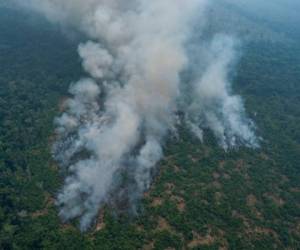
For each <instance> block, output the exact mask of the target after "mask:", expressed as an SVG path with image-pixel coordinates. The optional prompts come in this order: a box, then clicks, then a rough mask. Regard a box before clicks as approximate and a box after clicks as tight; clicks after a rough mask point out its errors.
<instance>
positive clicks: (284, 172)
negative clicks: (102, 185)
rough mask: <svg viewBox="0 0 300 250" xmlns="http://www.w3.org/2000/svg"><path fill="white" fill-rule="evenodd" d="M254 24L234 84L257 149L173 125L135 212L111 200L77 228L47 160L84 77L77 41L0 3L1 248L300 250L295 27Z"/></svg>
mask: <svg viewBox="0 0 300 250" xmlns="http://www.w3.org/2000/svg"><path fill="white" fill-rule="evenodd" d="M215 11H225V10H215ZM233 11H238V10H233ZM239 15H242V14H241V13H240V14H239ZM233 22H235V19H234V18H233ZM253 22H254V21H253V18H252V17H248V18H247V21H244V22H243V24H240V25H241V27H240V31H239V32H241V33H243V34H244V35H246V36H245V40H244V42H242V45H241V56H240V60H239V63H238V64H237V69H236V71H235V72H234V74H233V75H232V80H233V82H234V91H235V92H236V93H238V94H240V95H241V96H242V97H243V98H244V100H245V105H246V109H247V112H248V114H249V116H250V117H251V118H252V119H253V121H254V122H255V125H256V128H257V134H258V135H259V137H260V138H261V142H260V144H261V147H260V148H257V149H247V148H243V147H241V148H238V149H235V150H229V151H228V152H225V151H224V150H223V149H222V148H220V147H219V146H218V144H217V142H216V141H215V139H214V136H213V135H212V134H211V133H210V131H207V133H205V137H204V143H200V142H199V141H198V140H196V139H195V138H193V137H192V136H191V134H190V132H188V131H187V130H186V128H185V127H179V128H178V131H179V133H180V135H181V136H180V137H178V138H169V140H168V142H167V143H166V145H165V146H164V150H165V156H164V158H163V160H162V161H161V162H160V163H159V164H160V168H159V172H158V173H156V178H155V181H154V183H153V185H152V188H151V190H150V191H149V192H147V193H146V194H145V196H144V198H143V201H142V204H141V208H140V212H139V215H138V216H136V217H131V216H127V215H126V214H123V213H121V214H117V212H116V211H115V210H114V209H113V208H111V207H108V206H107V207H105V208H104V209H103V210H102V211H101V213H100V214H99V218H98V220H97V223H96V224H95V225H94V226H93V227H92V228H91V230H90V231H89V232H87V233H81V232H80V231H79V230H78V228H77V221H72V223H62V222H61V220H60V218H59V216H58V211H57V207H56V205H55V198H56V194H57V192H58V190H59V189H60V188H61V185H62V183H63V171H61V170H60V169H59V168H58V166H57V164H56V163H55V162H54V160H53V158H52V156H51V146H52V143H53V140H54V138H53V136H54V135H53V131H54V125H53V120H54V118H55V117H56V116H57V115H58V114H59V113H60V112H61V103H62V101H63V100H64V98H65V97H66V96H67V95H68V87H69V83H70V82H72V81H76V80H77V79H78V78H80V76H81V75H83V72H82V69H81V65H80V61H79V59H78V55H77V53H76V49H77V48H76V47H77V43H76V42H75V40H79V39H80V37H77V35H76V34H65V33H64V32H63V31H61V30H60V29H59V28H58V27H55V26H53V25H50V24H49V23H47V22H46V21H45V20H44V19H42V18H41V17H39V16H32V15H29V14H28V13H24V12H20V11H16V10H12V9H10V8H6V7H0V248H1V249H80V250H82V249H122V250H123V249H300V169H299V163H300V40H299V34H297V33H296V32H292V33H291V31H289V30H286V29H285V28H284V27H283V28H282V29H280V27H278V26H276V28H274V27H273V26H272V25H271V24H269V23H268V21H265V20H262V22H263V24H264V26H262V27H264V29H263V30H261V31H260V32H259V31H258V32H255V33H254V34H252V36H251V37H252V38H251V39H248V36H249V32H250V31H251V29H252V28H253ZM212 23H215V24H214V26H213V27H210V28H211V29H212V30H214V29H221V28H224V27H221V26H222V23H223V22H222V21H220V20H219V21H218V20H212ZM226 25H227V24H226ZM243 25H244V26H243ZM260 27H261V26H260ZM227 29H229V27H227ZM212 30H211V32H212ZM247 30H249V32H247ZM207 32H210V31H207ZM250 33H251V32H250ZM250 35H251V34H250ZM253 37H255V38H253Z"/></svg>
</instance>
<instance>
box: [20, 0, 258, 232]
mask: <svg viewBox="0 0 300 250" xmlns="http://www.w3.org/2000/svg"><path fill="white" fill-rule="evenodd" d="M20 4H22V5H23V6H26V7H28V6H29V7H30V8H33V9H34V10H36V11H39V12H42V13H44V14H45V15H46V16H47V17H48V18H49V19H50V20H52V21H54V22H58V23H60V24H62V25H64V26H67V27H73V28H76V29H77V30H79V31H80V32H83V33H85V34H86V35H87V36H88V37H89V38H90V39H91V40H90V41H87V42H86V43H83V44H80V45H79V47H78V52H79V55H80V57H81V58H82V65H83V68H84V70H85V71H86V72H87V73H88V74H89V78H85V79H81V80H80V81H78V82H77V83H74V84H72V85H71V87H70V94H71V95H72V96H73V97H72V98H70V99H69V100H68V101H67V102H66V104H65V106H66V111H65V113H64V114H63V115H62V116H61V117H59V118H57V119H56V121H55V122H56V125H57V134H58V137H59V138H58V141H57V143H56V144H55V146H54V155H55V158H56V159H57V160H58V161H59V163H60V164H61V165H62V166H64V167H65V168H66V169H67V171H68V173H69V174H68V177H67V178H66V180H65V184H64V187H63V189H62V191H61V193H60V194H59V195H58V199H57V203H58V206H59V207H60V208H61V210H60V214H61V216H62V218H64V219H65V220H69V219H72V218H76V217H80V225H81V229H82V230H86V229H87V228H88V227H89V226H90V224H91V222H92V221H93V219H94V218H95V216H96V215H97V213H98V210H99V208H100V207H101V206H102V205H103V204H104V203H105V202H107V199H108V195H109V193H110V192H111V191H112V190H113V189H114V188H115V186H116V185H117V184H116V183H117V181H116V180H115V179H116V176H117V175H118V174H119V173H121V172H126V171H127V172H128V175H129V177H130V178H131V179H132V182H133V183H134V184H131V185H133V186H134V187H133V188H131V189H130V191H132V190H134V192H133V191H132V194H131V195H130V199H131V201H132V202H133V203H134V202H135V200H136V199H138V198H139V197H141V195H142V194H143V192H145V191H146V190H147V189H148V188H149V186H150V183H151V172H152V170H153V168H154V167H155V165H156V164H157V162H158V161H159V160H160V159H161V157H162V156H163V150H162V143H163V141H164V139H165V137H166V136H167V135H168V133H171V132H173V131H175V129H176V122H177V121H178V119H177V118H178V117H177V115H176V114H177V113H178V111H179V109H182V110H181V111H183V112H184V113H185V122H186V123H187V124H188V126H189V127H190V128H191V131H192V132H194V133H195V134H196V135H197V136H198V137H200V138H201V137H202V130H201V128H204V127H208V128H210V129H211V130H212V131H213V132H214V134H215V135H216V137H217V138H218V140H219V141H220V144H221V145H222V146H223V147H224V148H226V149H227V148H228V147H233V146H236V145H239V143H245V144H246V145H248V146H256V140H255V136H254V134H253V132H252V130H251V128H250V127H249V124H250V122H249V121H248V120H247V119H246V118H245V117H244V107H243V103H242V101H241V99H240V97H237V96H232V95H231V94H230V85H229V81H228V79H227V74H228V68H229V66H230V64H231V61H232V59H233V58H234V49H233V48H234V43H233V41H232V40H231V39H230V38H226V37H221V36H217V37H216V38H215V39H214V41H213V42H212V43H211V45H210V46H209V48H205V49H204V48H203V49H202V51H205V53H203V55H201V54H200V55H199V57H203V58H205V67H201V70H200V69H199V72H197V74H195V73H194V74H192V75H194V76H195V77H194V79H191V80H189V82H185V80H184V79H182V77H181V73H182V72H184V71H186V70H187V69H188V67H189V65H191V64H192V63H193V62H192V61H191V60H190V59H189V56H188V53H187V46H188V42H189V38H190V36H191V32H192V31H193V30H192V27H194V26H193V22H194V21H195V20H196V18H197V20H199V19H200V20H201V18H202V19H203V18H204V10H205V7H206V1H205V0H185V1H183V0H151V1H149V0H127V1H123V0H85V1H82V0H73V1H68V0H44V1H38V0H27V1H24V0H23V1H22V3H20ZM201 21H204V20H201ZM198 46H199V47H202V46H204V45H202V44H201V41H199V44H198ZM199 51H201V50H199ZM184 86H188V87H184ZM186 96H188V97H189V98H188V101H186V99H187V98H186ZM179 103H181V104H180V105H179Z"/></svg>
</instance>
